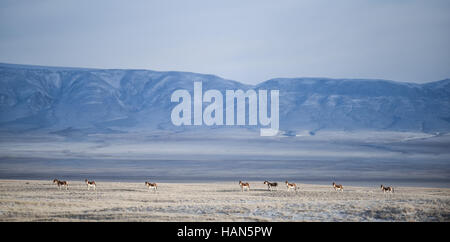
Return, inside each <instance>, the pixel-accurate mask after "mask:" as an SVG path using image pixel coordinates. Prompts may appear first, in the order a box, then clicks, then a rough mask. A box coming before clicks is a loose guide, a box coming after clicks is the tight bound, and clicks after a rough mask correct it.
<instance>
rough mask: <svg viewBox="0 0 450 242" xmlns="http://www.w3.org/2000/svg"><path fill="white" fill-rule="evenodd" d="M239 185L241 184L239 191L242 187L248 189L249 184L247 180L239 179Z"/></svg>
mask: <svg viewBox="0 0 450 242" xmlns="http://www.w3.org/2000/svg"><path fill="white" fill-rule="evenodd" d="M239 186H241V191H244V188H246V189H247V190H248V191H250V184H249V183H248V182H246V183H243V182H242V181H239Z"/></svg>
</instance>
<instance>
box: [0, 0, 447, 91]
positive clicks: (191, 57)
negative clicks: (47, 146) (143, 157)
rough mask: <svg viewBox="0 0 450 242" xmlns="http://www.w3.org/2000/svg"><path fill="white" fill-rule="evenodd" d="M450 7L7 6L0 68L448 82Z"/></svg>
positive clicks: (398, 1) (2, 9)
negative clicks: (30, 66) (21, 66)
mask: <svg viewBox="0 0 450 242" xmlns="http://www.w3.org/2000/svg"><path fill="white" fill-rule="evenodd" d="M449 13H450V1H448V0H442V1H437V0H436V1H435V0H424V1H413V0H411V1H407V0H392V1H390V0H373V1H365V0H354V1H346V0H339V1H336V0H330V1H321V0H311V1H298V0H293V1H283V0H281V1H280V0H278V1H262V0H254V1H249V0H246V1H242V0H241V1H234V0H226V1H211V0H199V1H196V0H190V1H182V0H180V1H175V0H161V1H125V0H123V1H111V0H108V1H91V0H76V1H60V0H30V1H20V0H1V1H0V62H6V63H17V64H35V65H50V66H70V67H95V68H124V69H136V68H139V69H151V70H160V71H168V70H174V71H190V72H198V73H208V74H215V75H218V76H221V77H223V78H227V79H232V80H236V81H240V82H243V83H251V84H255V83H259V82H262V81H265V80H267V79H270V78H275V77H313V76H314V77H331V78H381V79H390V80H397V81H408V82H429V81H436V80H441V79H445V78H450V14H449Z"/></svg>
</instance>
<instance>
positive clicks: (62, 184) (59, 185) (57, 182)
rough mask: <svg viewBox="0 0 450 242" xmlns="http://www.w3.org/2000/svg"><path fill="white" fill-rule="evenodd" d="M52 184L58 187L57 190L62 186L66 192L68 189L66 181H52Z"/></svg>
mask: <svg viewBox="0 0 450 242" xmlns="http://www.w3.org/2000/svg"><path fill="white" fill-rule="evenodd" d="M53 184H56V185H58V189H61V187H62V186H65V187H66V190H68V189H69V183H68V182H66V181H60V180H58V179H53Z"/></svg>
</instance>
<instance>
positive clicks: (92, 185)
mask: <svg viewBox="0 0 450 242" xmlns="http://www.w3.org/2000/svg"><path fill="white" fill-rule="evenodd" d="M84 182H86V186H87V189H88V191H89V188H90V187H94V190H95V189H96V188H97V185H96V184H95V181H89V180H88V179H85V180H84Z"/></svg>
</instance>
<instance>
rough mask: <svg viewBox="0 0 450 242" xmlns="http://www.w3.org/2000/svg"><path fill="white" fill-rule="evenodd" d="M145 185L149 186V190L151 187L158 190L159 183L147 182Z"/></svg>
mask: <svg viewBox="0 0 450 242" xmlns="http://www.w3.org/2000/svg"><path fill="white" fill-rule="evenodd" d="M145 185H146V186H147V187H148V190H149V191H150V189H153V191H156V189H158V184H156V183H150V182H145Z"/></svg>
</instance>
